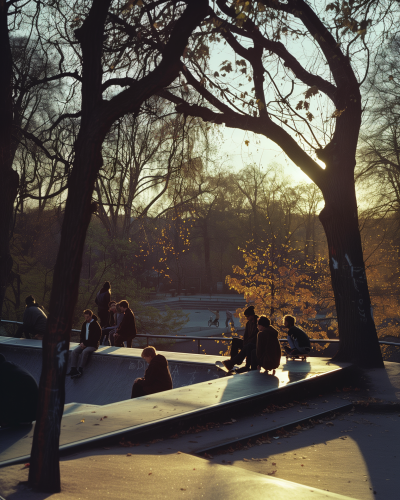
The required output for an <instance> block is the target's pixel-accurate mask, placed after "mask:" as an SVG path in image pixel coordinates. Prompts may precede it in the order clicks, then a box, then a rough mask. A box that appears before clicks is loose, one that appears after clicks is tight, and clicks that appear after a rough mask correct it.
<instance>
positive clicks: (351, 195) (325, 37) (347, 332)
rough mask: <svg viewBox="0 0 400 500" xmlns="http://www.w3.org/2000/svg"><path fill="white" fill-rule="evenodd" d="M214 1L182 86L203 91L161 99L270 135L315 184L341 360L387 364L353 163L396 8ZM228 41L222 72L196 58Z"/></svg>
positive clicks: (185, 110) (290, 1)
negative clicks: (373, 70) (369, 79)
mask: <svg viewBox="0 0 400 500" xmlns="http://www.w3.org/2000/svg"><path fill="white" fill-rule="evenodd" d="M215 4H216V8H215V9H211V8H210V10H209V14H210V15H209V23H208V24H207V25H206V26H204V27H203V29H202V35H203V36H202V37H201V36H199V35H197V36H196V37H192V41H191V44H190V50H188V51H187V56H188V60H187V61H186V62H185V65H184V66H183V65H182V71H183V74H184V75H185V82H184V83H185V85H186V86H190V87H191V88H192V89H194V90H196V91H197V95H195V97H193V92H191V93H187V95H184V94H183V93H181V94H179V92H178V91H177V90H176V89H175V88H171V90H170V91H169V92H163V94H162V95H163V96H164V97H168V98H169V99H170V100H171V101H172V102H174V103H175V104H176V105H177V110H178V111H180V112H182V113H183V114H185V115H195V116H199V117H201V118H203V120H206V121H212V122H214V123H219V124H225V126H226V127H231V128H240V129H243V130H246V131H252V132H254V133H255V134H262V135H264V136H265V137H267V138H268V139H270V140H272V141H273V142H275V143H276V144H277V145H278V146H279V147H280V148H282V150H283V151H284V152H285V153H286V154H287V156H288V157H289V158H290V159H291V160H292V161H293V162H294V163H295V164H296V165H297V166H298V167H299V168H301V169H302V171H303V172H304V173H305V174H306V175H308V177H310V179H311V180H312V181H313V182H314V183H315V184H316V185H317V186H318V188H319V189H320V190H321V192H322V194H323V196H324V200H325V207H324V208H323V209H322V211H321V213H320V215H319V217H320V220H321V222H322V224H323V227H324V230H325V234H326V236H327V240H328V249H329V266H330V271H331V277H332V287H333V290H334V295H335V302H336V310H337V316H338V323H339V335H340V347H339V352H338V355H337V359H338V360H343V361H354V362H357V363H359V364H360V365H365V366H382V356H381V352H380V348H379V344H378V340H377V334H376V329H375V324H374V320H373V317H372V308H371V300H370V295H369V291H368V284H367V279H366V274H365V265H364V260H363V253H362V246H361V238H360V232H359V228H358V216H357V200H356V194H355V184H354V168H355V163H356V161H355V154H356V147H357V141H358V134H359V130H360V124H361V115H362V101H361V93H360V84H361V83H362V82H363V81H364V80H365V74H366V72H367V71H368V67H369V55H370V50H373V41H374V37H375V40H377V37H379V36H380V35H382V33H383V31H384V30H383V29H382V26H381V25H378V23H379V22H380V21H381V19H382V17H381V14H382V16H383V12H386V13H387V14H386V16H385V17H384V21H383V22H387V21H390V19H393V18H391V17H390V14H389V12H390V10H385V9H389V8H388V6H387V4H386V3H385V4H380V3H375V2H372V1H371V2H367V3H362V2H361V3H359V2H355V3H353V4H351V5H350V4H349V5H348V6H346V8H345V9H341V7H340V6H339V5H338V4H335V3H333V4H330V5H328V6H327V7H326V8H325V4H324V5H322V4H321V5H316V6H315V7H312V6H311V5H310V4H309V3H308V2H305V1H304V0H288V1H287V2H279V1H278V2H270V1H268V0H263V1H260V2H257V3H256V2H244V1H238V2H235V4H233V5H228V2H227V1H225V0H217V1H216V2H215ZM392 5H393V10H394V9H395V6H394V4H392ZM375 27H376V30H375ZM221 42H223V43H225V44H226V47H227V48H228V49H229V50H230V53H227V54H228V55H227V60H225V61H224V62H223V63H222V64H221V65H220V68H219V70H218V71H216V69H217V68H212V67H211V63H208V64H199V63H198V59H197V58H191V54H192V53H195V52H196V50H199V46H200V45H201V44H202V46H205V47H207V50H208V51H210V50H211V48H212V45H211V44H214V45H215V46H217V47H218V46H219V44H220V43H221ZM299 42H301V43H299ZM203 51H205V49H203ZM352 58H354V60H355V61H356V62H357V64H355V65H354V66H352V64H351V60H352ZM211 61H212V59H210V62H211ZM363 71H364V73H363ZM358 73H360V75H359V78H358ZM227 75H229V79H228V78H227ZM321 162H322V163H324V164H325V167H324V168H322V167H321Z"/></svg>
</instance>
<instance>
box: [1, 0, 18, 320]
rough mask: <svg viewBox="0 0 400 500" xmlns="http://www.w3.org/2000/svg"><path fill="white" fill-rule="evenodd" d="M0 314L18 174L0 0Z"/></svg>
mask: <svg viewBox="0 0 400 500" xmlns="http://www.w3.org/2000/svg"><path fill="white" fill-rule="evenodd" d="M0 68H1V70H0V179H1V181H0V235H1V236H0V317H1V311H2V310H3V302H4V297H5V294H6V288H7V285H8V281H9V277H10V273H11V269H12V265H13V260H12V258H11V254H10V233H11V229H12V215H13V209H14V201H15V198H16V196H17V192H18V185H19V176H18V174H17V172H15V171H14V170H13V169H12V161H13V156H14V155H13V154H12V127H13V98H12V55H11V48H10V41H9V37H8V26H7V3H6V2H5V0H0Z"/></svg>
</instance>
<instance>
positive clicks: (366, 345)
mask: <svg viewBox="0 0 400 500" xmlns="http://www.w3.org/2000/svg"><path fill="white" fill-rule="evenodd" d="M327 169H329V165H328V166H327ZM343 175H344V174H343ZM326 185H327V186H328V187H325V189H324V198H325V207H324V209H323V210H322V212H321V214H320V216H319V217H320V220H321V223H322V225H323V227H324V230H325V234H326V237H327V241H328V251H329V267H330V271H331V280H332V288H333V292H334V296H335V304H336V312H337V318H338V327H339V338H340V344H339V351H338V353H337V355H336V356H335V359H336V360H338V361H350V362H355V363H357V364H358V365H359V366H367V367H372V366H374V367H378V366H383V361H382V355H381V351H380V347H379V343H378V337H377V333H376V328H375V323H374V318H373V311H372V305H371V299H370V295H369V290H368V283H367V277H366V273H365V265H364V258H363V251H362V245H361V237H360V231H359V226H358V215H357V202H356V195H355V189H354V183H352V182H347V183H346V182H345V179H343V178H342V177H341V176H337V175H336V176H332V177H331V179H330V182H329V183H326Z"/></svg>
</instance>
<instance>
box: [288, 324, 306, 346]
mask: <svg viewBox="0 0 400 500" xmlns="http://www.w3.org/2000/svg"><path fill="white" fill-rule="evenodd" d="M288 335H289V337H291V338H292V339H293V340H296V341H297V344H298V346H299V347H311V343H310V339H309V338H308V335H307V334H306V332H305V331H304V330H302V329H301V328H299V327H298V326H292V328H289V331H288Z"/></svg>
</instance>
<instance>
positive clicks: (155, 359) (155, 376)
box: [131, 346, 172, 398]
mask: <svg viewBox="0 0 400 500" xmlns="http://www.w3.org/2000/svg"><path fill="white" fill-rule="evenodd" d="M142 358H143V359H144V360H145V361H146V363H148V364H149V366H148V367H147V369H146V371H145V374H144V377H142V378H137V379H136V380H135V382H134V383H133V387H132V394H131V398H139V397H140V396H146V395H147V394H154V393H156V392H162V391H168V390H169V389H172V378H171V373H170V371H169V368H168V361H167V360H166V359H165V357H164V356H163V355H161V354H157V352H156V350H155V348H154V347H152V346H149V347H146V348H145V349H143V351H142Z"/></svg>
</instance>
